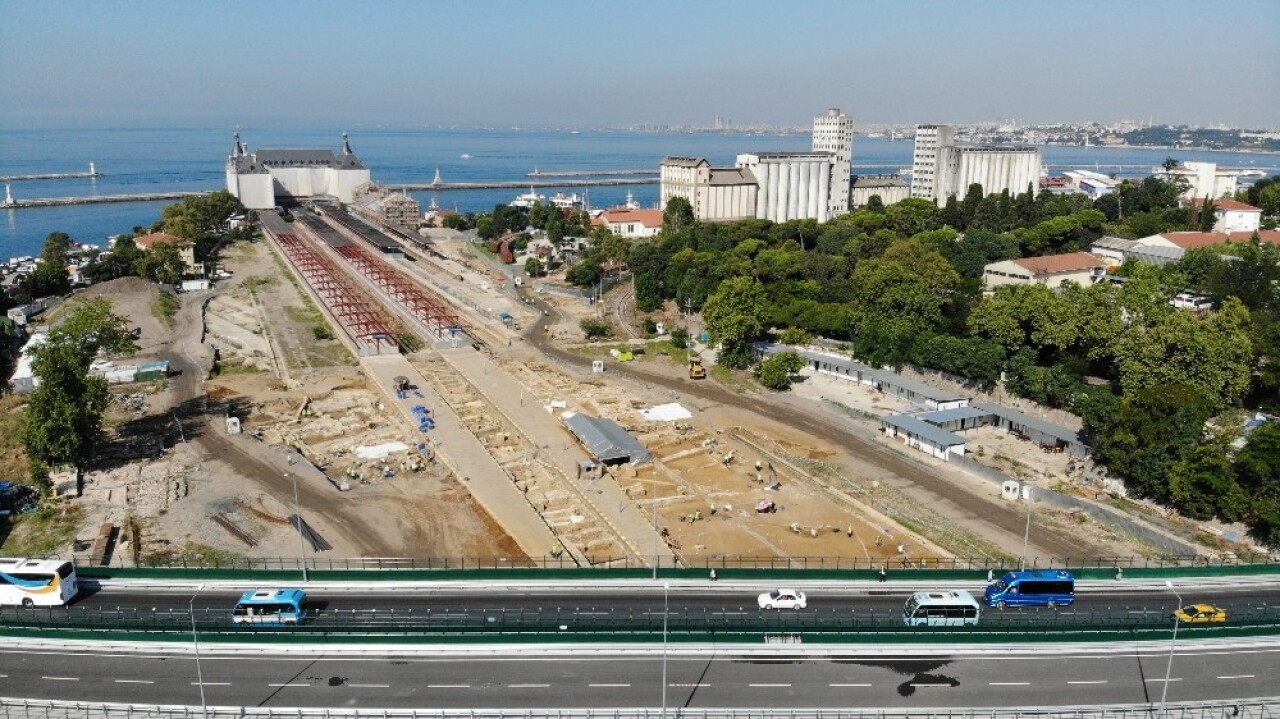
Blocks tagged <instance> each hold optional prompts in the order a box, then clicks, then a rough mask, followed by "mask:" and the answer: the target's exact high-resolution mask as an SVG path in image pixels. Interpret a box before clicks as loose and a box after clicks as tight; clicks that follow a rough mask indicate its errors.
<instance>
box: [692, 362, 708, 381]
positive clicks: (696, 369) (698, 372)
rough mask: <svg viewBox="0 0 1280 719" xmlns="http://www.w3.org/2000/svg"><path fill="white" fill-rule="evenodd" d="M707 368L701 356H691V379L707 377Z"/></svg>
mask: <svg viewBox="0 0 1280 719" xmlns="http://www.w3.org/2000/svg"><path fill="white" fill-rule="evenodd" d="M706 378H707V368H706V367H703V366H702V358H701V357H691V358H689V379H706Z"/></svg>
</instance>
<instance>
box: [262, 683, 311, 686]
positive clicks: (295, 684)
mask: <svg viewBox="0 0 1280 719" xmlns="http://www.w3.org/2000/svg"><path fill="white" fill-rule="evenodd" d="M267 686H269V687H309V686H311V685H310V684H297V683H294V684H288V683H286V684H268V685H267Z"/></svg>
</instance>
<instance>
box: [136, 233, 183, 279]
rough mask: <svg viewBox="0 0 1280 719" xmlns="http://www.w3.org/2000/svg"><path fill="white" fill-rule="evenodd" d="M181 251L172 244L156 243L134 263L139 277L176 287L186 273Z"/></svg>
mask: <svg viewBox="0 0 1280 719" xmlns="http://www.w3.org/2000/svg"><path fill="white" fill-rule="evenodd" d="M186 269H187V265H186V263H185V262H184V261H183V260H182V250H180V249H178V246H177V245H176V244H174V243H172V242H157V243H155V244H153V245H151V248H150V249H148V250H147V251H145V252H143V253H142V254H141V256H140V257H138V259H137V260H136V261H135V263H134V271H135V272H136V273H137V274H138V276H139V277H143V278H146V279H148V280H151V281H152V282H158V283H160V284H162V285H176V284H177V283H178V281H179V280H181V279H182V275H183V274H184V273H185V272H186Z"/></svg>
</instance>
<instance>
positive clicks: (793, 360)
mask: <svg viewBox="0 0 1280 719" xmlns="http://www.w3.org/2000/svg"><path fill="white" fill-rule="evenodd" d="M804 365H805V361H804V358H803V357H801V356H800V355H798V354H796V353H795V352H782V353H779V354H776V355H773V356H770V357H766V358H765V359H763V360H761V361H760V362H759V363H757V364H756V366H755V367H752V368H751V373H752V374H754V375H755V376H756V379H758V380H760V384H762V385H764V386H765V387H768V388H769V389H772V390H777V391H779V392H781V391H783V390H785V389H788V388H790V387H791V376H792V375H794V374H795V373H796V372H799V371H800V370H802V369H804Z"/></svg>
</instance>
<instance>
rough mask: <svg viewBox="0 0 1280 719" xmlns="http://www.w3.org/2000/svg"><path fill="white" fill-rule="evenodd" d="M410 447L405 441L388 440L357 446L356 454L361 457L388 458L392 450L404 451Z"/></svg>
mask: <svg viewBox="0 0 1280 719" xmlns="http://www.w3.org/2000/svg"><path fill="white" fill-rule="evenodd" d="M407 449H409V445H407V444H405V443H404V442H386V443H384V444H375V445H373V446H371V447H365V446H360V447H356V456H357V457H359V458H360V459H386V457H387V455H389V454H391V453H392V452H403V451H405V450H407Z"/></svg>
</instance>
